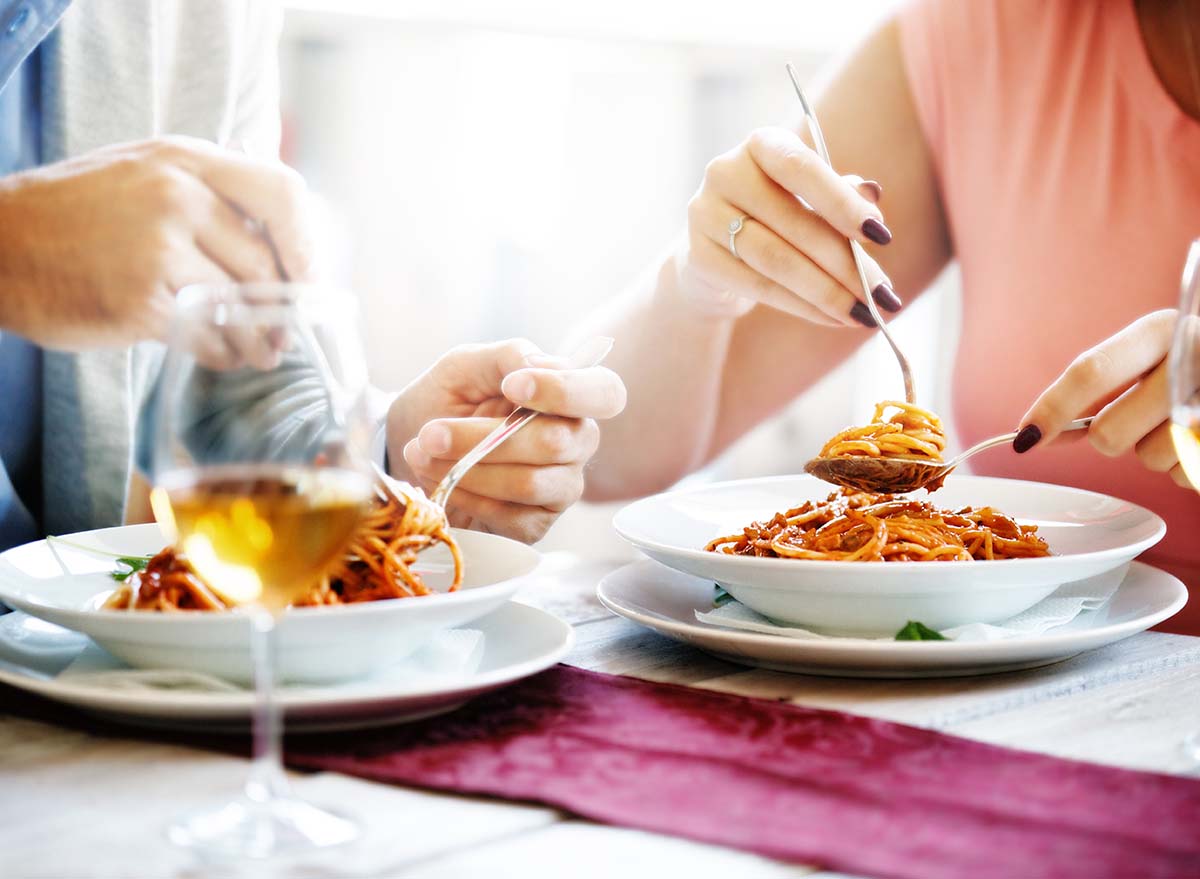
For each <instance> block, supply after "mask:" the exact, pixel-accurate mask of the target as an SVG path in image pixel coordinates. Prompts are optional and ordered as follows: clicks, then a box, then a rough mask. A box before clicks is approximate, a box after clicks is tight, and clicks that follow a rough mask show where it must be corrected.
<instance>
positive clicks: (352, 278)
mask: <svg viewBox="0 0 1200 879" xmlns="http://www.w3.org/2000/svg"><path fill="white" fill-rule="evenodd" d="M896 5H897V2H896V0H839V2H817V0H739V2H737V3H731V2H728V0H725V2H713V0H606V2H604V3H599V2H588V3H585V2H580V0H558V2H551V0H503V2H502V0H288V2H287V9H288V12H287V17H286V21H285V30H284V39H283V46H282V56H281V57H282V67H283V95H284V112H285V119H286V132H287V133H286V141H287V142H286V149H287V151H288V156H289V160H290V161H292V162H293V163H294V164H295V165H296V166H297V167H298V168H299V169H300V170H301V172H302V173H304V174H305V176H306V177H307V178H308V180H309V181H310V184H311V186H312V187H313V189H314V190H316V191H317V192H318V193H319V194H320V195H321V196H322V197H323V199H324V201H325V203H326V205H327V207H328V213H329V217H330V233H331V234H330V236H329V237H330V239H331V240H332V241H333V242H334V244H333V254H334V260H333V261H334V265H335V271H336V273H337V274H338V275H340V276H341V279H342V280H344V281H345V282H346V283H347V284H349V285H350V286H351V287H352V288H353V289H354V290H355V291H356V292H357V293H358V294H359V296H360V297H361V299H362V305H363V310H364V312H365V314H366V327H367V345H368V355H369V361H370V367H371V373H372V376H373V379H374V380H375V382H376V383H377V384H378V385H380V386H381V387H383V388H385V389H389V390H394V389H398V388H400V387H402V386H403V385H404V384H405V383H406V382H407V381H408V380H410V379H411V378H412V377H413V376H414V375H416V374H417V373H419V372H420V371H421V370H422V369H423V368H424V367H425V366H427V365H428V364H429V363H431V362H432V361H433V360H434V359H436V357H437V356H438V355H439V354H440V353H441V352H443V351H445V350H446V349H447V348H449V347H452V346H453V345H455V344H459V343H462V342H467V341H480V340H488V339H499V338H504V337H508V336H513V335H522V336H527V337H529V338H531V339H533V340H534V341H535V342H537V343H539V344H541V345H543V346H545V347H547V348H550V349H552V350H553V349H556V348H557V347H558V345H559V342H560V340H561V339H562V337H563V335H564V334H565V332H566V330H567V328H568V327H570V326H571V325H572V324H573V323H574V322H575V321H577V320H578V319H579V318H580V317H581V316H582V315H583V314H585V313H586V312H587V311H589V310H590V309H591V308H593V307H595V306H596V305H597V304H598V303H601V302H603V301H604V300H606V299H609V298H611V297H613V296H616V295H618V294H619V293H620V292H621V291H622V290H623V289H624V288H625V287H626V286H627V285H629V284H630V283H631V282H633V281H634V279H635V278H636V277H637V276H638V275H639V274H640V273H641V272H642V271H644V270H645V269H646V268H647V266H649V265H650V263H651V262H652V261H653V260H654V259H655V258H656V257H657V256H658V255H659V254H660V253H662V252H663V251H664V249H665V247H666V245H667V244H668V242H669V241H670V240H671V238H672V237H673V236H674V235H675V234H676V233H677V231H678V230H679V229H680V228H681V227H682V223H683V219H684V210H685V206H686V203H687V200H688V198H689V197H690V196H691V194H692V193H693V192H694V191H695V189H696V187H697V185H698V183H699V181H700V179H701V177H702V175H703V169H704V165H705V163H706V162H707V161H708V160H709V159H710V158H712V157H713V156H714V155H716V154H717V153H719V152H722V151H724V150H726V149H728V148H730V147H732V146H733V145H735V144H736V143H738V141H739V140H741V138H742V137H744V136H745V134H746V133H747V132H749V131H750V130H751V129H752V128H754V127H756V126H759V125H763V124H771V123H779V122H791V121H794V120H795V119H796V116H797V111H796V104H795V96H794V94H793V93H792V92H791V89H790V86H789V84H788V81H787V77H786V74H785V73H784V70H783V64H784V62H785V61H792V62H793V63H795V64H796V65H797V66H798V68H799V69H800V70H801V73H802V76H803V77H804V78H805V79H809V80H811V79H814V78H815V77H816V75H817V73H818V71H819V70H820V69H821V68H822V67H823V66H825V65H826V64H828V63H829V62H830V61H831V60H833V59H834V58H835V57H836V56H837V55H839V54H842V53H844V52H846V51H848V50H849V49H851V48H852V47H853V46H854V45H855V44H856V43H857V42H858V41H860V40H861V39H863V38H864V37H865V36H866V35H867V33H868V32H869V31H870V29H871V28H872V27H874V26H875V25H876V24H877V23H878V22H880V21H881V20H882V19H883V18H885V17H886V16H887V15H888V14H890V13H891V12H892V11H893V10H894V8H895V7H896ZM835 158H836V157H835ZM885 186H886V181H885ZM940 286H942V287H945V288H946V289H945V290H939V293H938V295H936V296H930V297H926V298H925V299H924V300H923V301H922V302H920V303H918V304H917V305H916V306H915V307H914V308H912V309H911V311H910V313H909V314H907V315H906V316H905V317H904V318H902V319H901V320H900V321H898V329H899V331H900V334H901V336H902V338H903V340H904V342H903V344H905V346H906V349H907V350H909V351H910V356H911V357H912V358H913V359H914V361H915V365H916V367H917V370H918V373H919V375H918V381H919V382H923V384H924V386H925V388H930V389H933V388H934V387H935V385H936V382H935V380H934V379H935V376H938V375H944V374H945V372H946V371H947V368H948V363H949V360H948V358H949V356H950V354H951V353H952V352H951V346H952V339H951V338H950V336H951V335H952V334H950V333H947V332H944V331H943V328H946V327H952V326H954V324H955V321H956V307H957V300H956V296H955V295H954V287H955V285H954V283H953V281H952V280H950V281H949V282H947V283H944V284H942V285H940ZM904 292H905V291H901V293H902V294H903V293H904ZM878 341H879V342H882V340H878ZM780 366H781V368H786V359H784V360H783V361H782V362H781V364H780ZM922 390H923V394H924V388H923V389H922ZM898 393H900V387H899V379H898V375H897V374H896V371H895V367H894V365H893V363H892V361H891V360H890V354H889V352H888V351H887V350H886V348H884V347H883V346H882V345H881V344H877V343H871V344H870V345H868V346H867V347H866V348H865V349H864V350H863V352H862V353H861V354H860V355H859V356H858V357H856V358H855V359H854V360H853V361H852V362H850V363H848V364H845V365H843V366H842V367H839V368H837V369H835V370H833V371H832V372H831V374H830V375H829V376H828V377H827V378H826V380H825V381H823V382H822V383H821V384H820V385H819V386H818V387H816V388H814V389H813V390H812V391H811V392H810V393H809V394H807V395H805V397H804V398H803V399H802V400H799V401H797V403H796V404H795V405H793V406H792V407H790V408H789V410H788V411H787V412H785V413H784V414H782V415H781V416H780V417H779V418H777V419H774V420H773V421H772V422H771V423H769V424H767V425H764V426H763V427H762V428H760V429H759V430H757V431H755V432H754V433H753V434H752V435H751V436H750V437H748V438H747V439H746V440H745V441H744V442H743V443H741V444H740V445H739V446H738V447H737V448H735V449H734V450H732V452H731V453H730V454H728V455H727V456H725V458H724V459H723V460H722V461H720V462H718V463H717V464H716V465H715V466H714V467H712V468H710V470H709V474H708V475H713V476H721V477H727V476H741V475H753V474H761V473H780V472H795V471H797V470H798V469H799V468H800V467H801V466H802V464H803V462H804V461H805V460H807V458H808V457H809V456H810V455H811V453H812V451H813V450H814V449H815V448H817V447H819V445H820V444H821V443H822V442H823V441H824V439H825V438H826V437H827V436H828V435H829V434H831V433H832V432H833V431H835V430H837V429H839V428H841V427H844V426H845V425H847V424H849V423H851V422H853V421H861V420H862V419H863V418H865V417H866V416H867V415H868V414H869V411H870V406H871V405H872V403H873V401H875V400H878V399H882V398H883V397H885V396H893V395H895V394H898ZM944 397H945V395H944V393H942V392H941V389H940V388H939V389H938V394H937V398H938V402H939V405H940V406H941V408H942V409H943V410H946V408H947V407H946V405H945V400H944ZM608 515H609V511H608V510H587V509H583V510H580V511H577V512H573V513H572V514H570V515H569V516H568V517H566V521H564V522H563V523H562V525H561V526H560V527H558V528H556V529H555V532H554V533H553V534H552V537H551V539H550V543H551V544H552V545H560V544H570V545H571V546H572V547H573V548H576V549H578V548H580V546H581V540H580V538H581V537H583V536H584V535H586V539H585V540H583V541H582V543H583V544H587V545H589V546H591V547H592V549H593V550H594V551H595V552H599V553H601V554H607V553H609V552H614V551H615V547H616V544H615V543H612V542H611V540H612V539H611V538H609V537H608V532H609V529H608V527H607V521H606V520H607V517H608Z"/></svg>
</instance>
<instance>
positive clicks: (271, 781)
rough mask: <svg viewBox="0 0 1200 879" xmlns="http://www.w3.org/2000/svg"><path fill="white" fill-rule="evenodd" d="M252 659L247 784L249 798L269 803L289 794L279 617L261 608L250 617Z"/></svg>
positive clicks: (256, 801) (257, 801) (252, 612)
mask: <svg viewBox="0 0 1200 879" xmlns="http://www.w3.org/2000/svg"><path fill="white" fill-rule="evenodd" d="M250 624H251V627H252V630H253V631H252V634H251V639H250V650H251V658H252V659H253V662H254V697H255V703H254V722H253V730H254V763H253V765H252V766H251V769H250V777H249V779H247V781H246V796H247V797H248V798H249V799H250V800H251V801H253V802H255V803H268V802H270V801H271V800H273V799H276V798H279V797H283V796H286V795H287V793H288V782H287V776H285V775H284V772H283V740H282V732H283V718H282V712H281V710H280V707H279V703H278V702H277V701H276V698H275V695H276V694H275V673H276V668H277V658H278V657H277V647H278V638H277V633H276V629H275V616H274V615H273V614H272V613H271V612H270V611H268V610H266V609H263V608H257V609H255V610H253V611H251V613H250Z"/></svg>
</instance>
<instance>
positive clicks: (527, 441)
mask: <svg viewBox="0 0 1200 879" xmlns="http://www.w3.org/2000/svg"><path fill="white" fill-rule="evenodd" d="M500 421H501V419H498V418H439V419H436V420H434V421H430V422H429V423H428V424H426V425H425V426H424V427H422V428H421V431H420V433H418V434H417V439H416V442H417V444H418V446H419V448H420V450H421V451H422V453H423V454H425V455H428V456H429V457H430V458H436V459H440V460H445V461H457V460H458V459H459V458H461V457H462V456H463V455H465V454H466V453H467V452H468V451H470V450H471V449H473V448H474V447H475V446H476V445H478V444H479V441H480V440H482V439H483V438H484V437H485V436H487V435H488V434H489V433H491V432H492V430H494V429H495V427H496V425H497V424H499V423H500ZM599 443H600V429H599V427H597V426H596V422H595V421H593V420H592V419H590V418H582V419H576V418H558V417H555V416H552V415H543V416H540V417H539V418H536V419H534V420H533V421H531V422H530V423H529V424H527V425H526V426H525V427H524V428H523V429H522V430H521V431H519V432H518V433H517V434H516V435H515V436H514V437H513V438H512V439H510V440H508V441H507V442H506V443H504V444H503V445H501V446H500V447H499V448H497V449H496V450H495V451H493V452H492V453H491V454H490V455H488V457H487V461H488V463H491V464H535V465H547V464H574V463H578V462H580V461H586V460H587V459H589V458H590V457H591V456H592V455H593V454H595V452H596V447H597V446H598V445H599Z"/></svg>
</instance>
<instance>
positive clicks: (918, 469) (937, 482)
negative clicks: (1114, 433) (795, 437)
mask: <svg viewBox="0 0 1200 879" xmlns="http://www.w3.org/2000/svg"><path fill="white" fill-rule="evenodd" d="M1091 423H1092V416H1088V417H1087V418H1079V419H1076V420H1075V421H1072V422H1071V423H1070V424H1068V425H1067V426H1066V427H1064V428H1063V430H1064V431H1067V430H1083V429H1084V428H1086V427H1087V426H1088V425H1090V424H1091ZM1016 437H1017V432H1016V431H1013V432H1012V433H1005V434H1001V435H1000V436H994V437H992V438H991V439H985V440H984V441H983V442H979V443H976V444H975V445H973V446H971V448H969V449H967V450H966V451H965V452H961V453H959V454H958V455H956V456H955V457H953V458H951V459H950V460H949V461H930V460H928V459H925V458H899V457H897V458H881V457H871V456H868V455H852V456H846V457H842V458H813V459H812V460H811V461H809V462H808V463H807V464H805V465H804V472H805V473H811V474H812V475H813V476H815V477H817V479H820V480H823V481H825V482H829V483H832V484H833V485H840V486H842V487H843V488H849V489H853V490H855V491H869V492H873V493H875V494H906V493H908V492H910V491H916V490H917V489H919V488H924V489H926V490H927V491H937V490H938V489H939V488H941V487H942V482H943V481H944V480H945V478H946V476H947V475H948V474H949V473H950V471H951V470H953V469H954V468H955V467H957V466H958V465H959V464H961V463H962V462H963V461H965V460H967V458H970V457H971V456H972V455H976V454H978V453H979V452H982V451H984V450H985V449H990V448H993V447H994V446H999V445H1003V444H1004V443H1010V442H1012V441H1013V440H1014V439H1016Z"/></svg>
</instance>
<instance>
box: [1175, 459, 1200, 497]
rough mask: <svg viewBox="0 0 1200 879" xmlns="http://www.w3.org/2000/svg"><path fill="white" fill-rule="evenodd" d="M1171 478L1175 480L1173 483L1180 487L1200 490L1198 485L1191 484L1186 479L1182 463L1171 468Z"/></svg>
mask: <svg viewBox="0 0 1200 879" xmlns="http://www.w3.org/2000/svg"><path fill="white" fill-rule="evenodd" d="M1171 478H1172V479H1173V480H1175V484H1176V485H1178V486H1179V487H1180V488H1187V489H1191V490H1193V491H1200V485H1192V481H1191V480H1190V479H1188V476H1187V474H1186V473H1184V472H1183V465H1182V464H1176V465H1175V466H1174V467H1172V468H1171Z"/></svg>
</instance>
